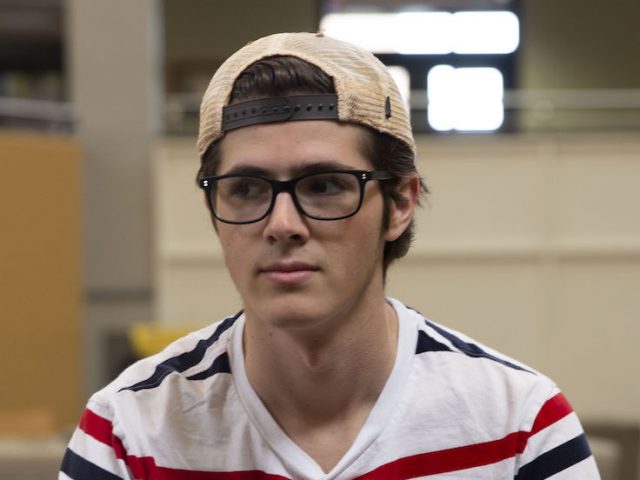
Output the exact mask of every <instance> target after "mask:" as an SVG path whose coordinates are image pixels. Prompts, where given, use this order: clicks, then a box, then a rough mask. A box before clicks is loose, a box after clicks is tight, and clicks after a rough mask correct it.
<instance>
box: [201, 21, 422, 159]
mask: <svg viewBox="0 0 640 480" xmlns="http://www.w3.org/2000/svg"><path fill="white" fill-rule="evenodd" d="M274 56H293V57H297V58H299V59H301V60H305V61H306V62H308V63H311V64H313V65H315V66H316V67H318V68H320V69H321V70H322V71H323V72H324V73H326V74H327V75H329V76H330V77H331V78H332V79H333V84H334V88H335V91H336V93H335V95H333V94H332V95H292V96H285V97H277V98H263V99H258V100H249V101H246V102H239V103H235V104H233V105H228V103H229V99H230V97H231V92H232V90H233V85H234V82H235V81H236V79H237V78H238V76H239V75H240V74H241V73H242V72H243V71H244V70H245V69H246V68H247V67H249V66H250V65H252V64H253V63H255V62H257V61H258V60H261V59H264V58H268V57H274ZM292 120H337V121H340V122H348V123H356V124H360V125H364V126H367V127H371V128H372V129H374V130H377V131H379V132H382V133H386V134H389V135H391V136H392V137H395V138H397V139H398V140H401V141H403V142H404V143H406V144H407V145H408V146H409V147H410V148H411V150H412V151H414V152H415V142H414V139H413V134H412V132H411V123H410V121H409V114H408V112H407V110H406V108H405V105H404V102H403V101H402V98H401V97H400V92H399V91H398V87H397V85H396V83H395V82H394V80H393V78H392V77H391V75H390V74H389V71H388V70H387V68H386V67H385V66H384V64H383V63H382V62H380V61H379V60H378V59H377V58H376V57H374V56H373V55H372V54H371V53H370V52H368V51H366V50H363V49H361V48H359V47H356V46H354V45H352V44H350V43H346V42H342V41H339V40H336V39H333V38H330V37H326V36H324V35H323V34H321V33H279V34H275V35H269V36H267V37H263V38H261V39H259V40H256V41H254V42H251V43H249V44H248V45H246V46H244V47H243V48H241V49H240V50H238V51H237V52H236V53H234V54H233V55H232V56H231V57H229V58H228V59H227V60H226V61H225V62H224V63H223V64H222V65H221V66H220V68H219V69H218V71H217V72H216V73H215V74H214V76H213V78H212V79H211V82H210V83H209V86H208V87H207V90H206V92H205V94H204V97H203V99H202V104H201V106H200V130H199V133H198V143H197V147H198V153H199V155H200V157H201V158H202V157H203V156H204V154H205V152H206V151H207V149H208V148H209V147H210V146H211V144H212V143H214V142H216V141H217V140H219V139H220V138H222V137H223V136H224V134H225V133H226V132H228V131H230V130H233V129H235V128H241V127H245V126H248V125H256V124H260V123H271V122H284V121H292Z"/></svg>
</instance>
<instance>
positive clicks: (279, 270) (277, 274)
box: [259, 262, 320, 286]
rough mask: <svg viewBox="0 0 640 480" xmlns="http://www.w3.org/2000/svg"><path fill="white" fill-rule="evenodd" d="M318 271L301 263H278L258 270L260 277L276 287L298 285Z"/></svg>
mask: <svg viewBox="0 0 640 480" xmlns="http://www.w3.org/2000/svg"><path fill="white" fill-rule="evenodd" d="M319 270H320V269H319V268H318V267H317V266H315V265H311V264H308V263H303V262H278V263H273V264H269V265H267V266H265V267H263V268H260V269H259V273H260V275H261V276H264V277H265V278H267V279H268V280H270V281H271V282H273V283H275V284H278V285H288V286H293V285H299V284H302V283H304V282H306V281H307V280H309V279H310V278H311V277H312V276H313V275H314V273H316V272H317V271H319Z"/></svg>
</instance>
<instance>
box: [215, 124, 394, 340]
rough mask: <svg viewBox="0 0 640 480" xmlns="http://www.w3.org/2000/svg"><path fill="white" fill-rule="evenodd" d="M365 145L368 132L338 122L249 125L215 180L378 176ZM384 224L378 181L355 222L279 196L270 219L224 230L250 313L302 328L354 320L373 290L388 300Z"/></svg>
mask: <svg viewBox="0 0 640 480" xmlns="http://www.w3.org/2000/svg"><path fill="white" fill-rule="evenodd" d="M363 141H365V132H364V130H363V128H362V127H358V126H354V125H346V124H339V123H337V122H332V121H297V122H289V123H277V124H269V125H255V126H249V127H244V128H240V129H238V130H234V131H232V132H229V133H228V134H227V135H226V137H225V138H224V139H223V140H222V142H221V150H220V158H221V162H220V165H219V168H218V171H217V174H218V175H225V174H229V173H247V172H251V173H258V174H260V175H261V176H264V177H267V178H272V179H276V180H288V179H290V178H293V177H297V176H299V175H301V174H304V173H307V172H310V171H314V172H317V171H318V170H320V171H322V170H331V169H341V170H342V169H344V170H371V169H372V166H371V164H370V162H369V160H368V159H366V158H365V157H364V156H363V154H362V150H363V149H362V142H363ZM382 223H383V197H382V194H381V192H380V188H379V185H378V182H376V181H372V182H369V183H368V184H367V185H366V188H365V195H364V200H363V203H362V207H361V209H360V211H358V213H356V214H355V215H354V216H352V217H349V218H345V219H342V220H335V221H321V220H314V219H311V218H308V217H306V216H304V215H302V214H301V213H300V212H299V211H298V210H297V209H296V206H295V204H294V202H293V199H292V198H291V196H290V194H289V193H287V192H281V193H280V194H279V195H278V196H277V198H276V201H275V205H274V208H273V210H272V212H271V213H270V215H269V216H268V217H267V218H265V219H263V220H260V221H259V222H256V223H251V224H244V225H231V224H226V223H222V222H219V221H218V222H217V223H216V226H217V231H218V235H219V238H220V242H221V245H222V249H223V251H224V255H225V261H226V264H227V267H228V269H229V272H230V274H231V277H232V278H233V281H234V283H235V285H236V287H237V289H238V291H239V293H240V295H241V297H242V300H243V304H244V308H245V310H246V312H247V317H248V318H249V319H254V318H255V319H256V320H255V321H258V322H260V323H262V324H264V323H265V322H266V323H267V324H271V325H272V326H277V325H280V326H289V327H294V328H295V327H296V326H300V327H302V326H309V324H310V323H314V322H315V323H317V322H320V323H321V322H325V321H329V320H330V319H332V318H333V319H337V318H339V317H342V316H343V315H348V314H349V313H350V312H352V311H354V309H357V308H358V305H359V304H360V302H361V301H364V300H366V299H367V298H373V297H372V294H373V293H374V292H375V295H382V294H383V289H382V283H383V282H382V260H381V259H382V253H383V248H384V243H385V232H382ZM387 236H388V235H387ZM252 321H253V320H252Z"/></svg>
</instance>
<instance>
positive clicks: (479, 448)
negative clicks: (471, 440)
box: [357, 432, 519, 480]
mask: <svg viewBox="0 0 640 480" xmlns="http://www.w3.org/2000/svg"><path fill="white" fill-rule="evenodd" d="M518 435H519V433H518V432H515V433H511V434H509V435H507V436H506V437H504V438H502V439H500V440H494V441H491V442H484V443H476V444H474V445H466V446H464V447H456V448H449V449H446V450H438V451H436V452H428V453H421V454H418V455H412V456H410V457H404V458H400V459H398V460H395V461H393V462H391V463H387V464H386V465H382V466H380V467H378V468H376V469H375V470H372V471H371V472H369V473H366V474H364V475H362V476H360V477H357V480H389V479H397V480H399V479H408V478H415V477H421V476H426V475H435V474H438V473H446V472H455V471H457V470H465V469H467V468H473V467H480V466H483V465H490V464H492V463H497V462H500V461H502V460H505V459H507V458H509V457H512V456H513V455H514V453H515V450H516V446H517V443H518Z"/></svg>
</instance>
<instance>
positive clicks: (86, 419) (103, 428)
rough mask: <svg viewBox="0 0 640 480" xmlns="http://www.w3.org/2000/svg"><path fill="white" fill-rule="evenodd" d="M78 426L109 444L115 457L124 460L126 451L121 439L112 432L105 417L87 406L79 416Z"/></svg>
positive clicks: (111, 426) (110, 425) (111, 427)
mask: <svg viewBox="0 0 640 480" xmlns="http://www.w3.org/2000/svg"><path fill="white" fill-rule="evenodd" d="M80 428H81V429H82V430H83V431H84V432H85V433H86V434H87V435H89V436H91V437H93V438H95V439H96V440H98V441H99V442H102V443H104V444H105V445H109V446H110V447H111V448H112V449H113V451H114V452H115V454H116V458H119V459H120V460H126V458H127V451H126V450H125V448H124V445H122V441H121V440H120V438H118V437H117V436H116V435H114V433H113V425H112V424H111V422H110V421H109V420H107V419H106V418H103V417H101V416H100V415H98V414H97V413H95V412H93V411H91V410H89V409H88V408H87V409H86V410H85V411H84V412H83V413H82V417H81V418H80Z"/></svg>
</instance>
